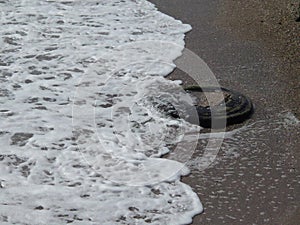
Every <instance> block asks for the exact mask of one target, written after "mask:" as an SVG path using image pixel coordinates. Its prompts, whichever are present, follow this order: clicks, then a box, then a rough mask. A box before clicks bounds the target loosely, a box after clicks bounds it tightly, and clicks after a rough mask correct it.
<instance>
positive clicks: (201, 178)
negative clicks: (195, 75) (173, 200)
mask: <svg viewBox="0 0 300 225" xmlns="http://www.w3.org/2000/svg"><path fill="white" fill-rule="evenodd" d="M151 1H152V2H153V3H155V4H156V6H157V7H158V8H159V10H160V11H162V12H165V13H166V14H168V15H171V16H173V17H175V18H177V19H180V20H182V21H183V22H185V23H189V24H191V25H192V27H193V30H192V31H191V32H189V33H188V34H187V36H186V39H185V41H186V47H187V48H188V49H190V50H192V51H193V52H195V53H196V54H197V55H199V56H200V57H201V58H202V59H203V60H204V61H205V62H206V63H207V64H208V65H209V66H210V68H211V69H212V70H213V72H214V73H215V75H216V77H217V78H218V79H219V82H220V83H221V85H222V86H225V87H227V88H231V89H234V90H237V91H240V92H242V93H244V94H246V95H248V96H249V97H250V98H252V100H253V102H254V104H255V108H256V111H255V114H254V115H253V117H252V118H251V119H250V120H249V121H247V122H246V123H245V125H247V126H248V127H246V128H245V129H242V130H240V131H238V132H237V133H236V134H235V138H234V139H232V138H226V139H225V140H224V143H223V146H222V148H221V151H220V152H219V155H218V159H217V160H216V162H215V163H214V164H213V165H212V166H211V167H210V168H208V169H206V170H205V171H202V172H201V171H198V170H197V169H196V168H194V169H193V168H192V173H191V175H190V176H188V177H185V178H184V179H183V181H184V182H186V183H188V184H189V185H191V187H192V188H193V189H194V191H195V192H196V193H197V194H198V195H199V197H200V199H201V201H202V203H203V205H204V213H203V214H201V215H198V216H196V217H195V218H194V222H193V224H197V225H199V224H213V225H219V224H230V225H234V224H247V225H248V224H259V225H260V224H267V225H268V224H270V225H296V224H297V225H298V224H300V223H299V221H300V210H299V209H300V208H299V207H300V172H299V171H300V164H299V162H300V153H299V151H300V135H299V134H300V124H299V123H298V124H297V121H296V120H294V118H293V117H289V116H288V115H295V116H296V117H298V118H299V117H300V106H299V100H300V80H299V79H300V78H299V75H300V74H299V69H300V66H299V65H300V64H299V46H300V43H299V37H298V36H299V26H300V23H299V22H295V20H296V18H297V16H299V15H297V6H295V5H292V3H293V1H286V0H276V1H275V0H271V1H259V0H249V1H242V0H223V1H222V3H221V1H218V0H198V1H195V0H164V1H159V0H151ZM266 2H268V3H266ZM294 2H296V1H294ZM169 78H170V79H183V80H184V83H191V82H192V81H190V80H189V79H188V77H187V76H186V75H185V74H183V73H182V72H180V71H179V70H175V71H174V72H173V73H172V74H171V75H170V76H169ZM288 112H291V113H292V114H291V113H290V114H289V113H288ZM287 113H288V114H287ZM289 118H290V119H289ZM204 142H205V141H204ZM203 146H205V143H203V142H199V146H198V148H197V150H196V151H195V154H194V157H196V156H199V155H200V154H201V149H203ZM236 153H237V154H236Z"/></svg>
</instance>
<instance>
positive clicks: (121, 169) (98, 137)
mask: <svg viewBox="0 0 300 225" xmlns="http://www.w3.org/2000/svg"><path fill="white" fill-rule="evenodd" d="M0 7H1V14H0V16H1V20H0V21H1V22H0V25H1V28H0V33H1V37H2V39H1V41H0V42H1V43H0V46H1V52H0V63H1V64H0V72H1V77H0V80H1V87H0V102H1V106H0V117H1V122H0V128H1V130H0V143H1V154H0V182H1V185H0V188H1V191H0V208H1V215H0V221H1V224H5V223H7V224H13V223H16V224H65V223H66V222H72V221H73V224H101V225H104V224H148V223H151V224H187V223H190V222H191V220H192V217H193V216H194V215H195V214H197V213H200V212H201V211H202V205H201V203H200V201H199V199H198V197H197V195H196V194H195V193H194V192H193V191H192V189H191V188H190V187H189V186H187V185H185V184H183V183H182V182H180V180H179V179H180V176H181V175H185V174H187V173H188V170H187V168H186V167H185V166H184V164H183V163H179V162H177V161H174V160H167V159H162V158H159V157H160V156H162V155H163V154H165V153H167V152H168V151H169V148H168V146H169V145H172V144H173V145H174V144H176V143H177V142H178V141H180V140H181V139H182V138H183V137H184V134H185V133H186V132H190V131H192V130H197V129H198V128H196V127H193V126H192V127H191V126H190V125H188V124H187V123H186V122H184V121H183V120H179V119H178V120H175V119H171V118H169V117H167V116H164V115H163V114H162V113H161V112H159V111H157V110H155V109H153V106H152V104H151V101H150V100H149V99H151V98H149V97H151V96H154V97H162V96H163V97H164V98H166V97H167V98H169V99H172V101H173V102H174V104H175V105H176V103H178V105H179V103H180V101H182V99H183V98H186V96H184V94H183V93H182V92H180V91H178V82H172V81H167V80H165V79H164V78H163V77H162V76H164V75H166V74H168V73H169V72H171V71H172V70H173V69H174V65H173V63H172V61H173V60H174V59H175V58H177V57H178V56H179V55H180V54H181V51H182V49H183V46H184V41H183V38H184V33H185V32H187V31H188V30H190V26H189V25H183V24H182V23H181V22H180V21H178V20H175V19H173V18H171V17H169V16H167V15H164V14H162V13H160V12H158V11H157V10H156V8H155V7H154V5H153V4H151V3H149V2H147V1H144V0H141V1H135V0H116V1H107V0H105V1H104V0H101V1H37V0H30V1H29V0H28V1H26V0H22V1H1V3H0ZM174 90H177V91H174ZM170 93H172V94H170Z"/></svg>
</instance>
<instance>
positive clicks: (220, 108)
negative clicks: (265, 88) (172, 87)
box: [184, 86, 253, 128]
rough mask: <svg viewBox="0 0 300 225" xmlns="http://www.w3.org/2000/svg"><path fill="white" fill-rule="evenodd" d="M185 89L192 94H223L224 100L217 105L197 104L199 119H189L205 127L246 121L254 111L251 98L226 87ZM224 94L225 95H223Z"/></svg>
mask: <svg viewBox="0 0 300 225" xmlns="http://www.w3.org/2000/svg"><path fill="white" fill-rule="evenodd" d="M184 90H185V91H186V92H188V93H190V94H191V95H195V93H202V94H203V95H204V96H207V95H209V94H212V93H219V96H220V92H221V94H222V101H219V103H217V104H215V105H210V104H207V105H206V106H203V105H201V104H195V105H194V107H195V108H196V110H197V114H198V119H197V120H199V121H195V120H193V121H189V122H192V123H195V122H196V123H197V124H200V126H202V127H205V128H225V126H227V125H232V124H238V123H242V122H244V121H245V120H246V119H248V118H249V117H250V116H251V115H252V113H253V104H252V102H251V100H250V99H249V98H248V97H246V96H244V95H242V94H241V93H239V92H236V91H231V90H228V89H226V88H219V87H199V86H189V87H185V88H184ZM223 96H224V97H223Z"/></svg>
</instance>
